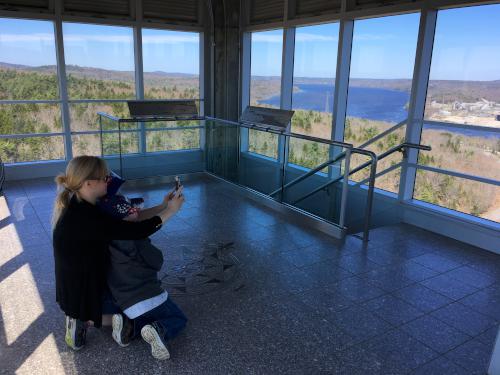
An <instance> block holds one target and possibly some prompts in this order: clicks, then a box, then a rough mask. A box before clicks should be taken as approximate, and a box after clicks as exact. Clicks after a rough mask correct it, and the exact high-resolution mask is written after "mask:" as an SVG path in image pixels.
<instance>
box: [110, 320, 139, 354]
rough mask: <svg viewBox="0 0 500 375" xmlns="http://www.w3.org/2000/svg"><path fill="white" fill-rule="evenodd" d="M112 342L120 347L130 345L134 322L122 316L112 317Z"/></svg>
mask: <svg viewBox="0 0 500 375" xmlns="http://www.w3.org/2000/svg"><path fill="white" fill-rule="evenodd" d="M112 325H113V333H112V336H113V340H115V341H116V343H117V344H118V345H120V346H121V347H126V346H129V345H130V339H131V338H132V333H133V331H134V322H133V321H132V320H130V319H129V318H127V317H126V316H125V315H122V314H114V315H113V323H112Z"/></svg>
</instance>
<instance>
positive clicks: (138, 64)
mask: <svg viewBox="0 0 500 375" xmlns="http://www.w3.org/2000/svg"><path fill="white" fill-rule="evenodd" d="M135 14H136V19H137V21H138V23H140V21H142V3H141V2H140V1H136V8H135ZM133 31H134V63H135V64H134V65H135V96H136V98H137V100H143V99H144V66H143V54H142V28H141V27H140V26H137V25H136V26H135V27H134V28H133ZM139 128H140V132H139V153H140V154H145V153H146V151H147V146H146V126H145V124H144V122H139Z"/></svg>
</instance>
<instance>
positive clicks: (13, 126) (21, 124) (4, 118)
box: [0, 103, 62, 134]
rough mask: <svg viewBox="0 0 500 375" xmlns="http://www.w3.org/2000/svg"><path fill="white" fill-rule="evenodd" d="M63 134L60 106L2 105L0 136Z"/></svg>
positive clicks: (0, 110) (0, 105) (0, 107)
mask: <svg viewBox="0 0 500 375" xmlns="http://www.w3.org/2000/svg"><path fill="white" fill-rule="evenodd" d="M61 132H62V123H61V110H60V106H59V104H36V103H29V104H0V134H32V133H61Z"/></svg>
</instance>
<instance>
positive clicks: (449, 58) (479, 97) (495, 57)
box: [425, 4, 500, 127]
mask: <svg viewBox="0 0 500 375" xmlns="http://www.w3.org/2000/svg"><path fill="white" fill-rule="evenodd" d="M499 19H500V4H496V5H484V6H475V7H467V8H460V9H449V10H441V11H439V13H438V18H437V24H436V36H435V38H434V48H433V52H432V65H431V72H430V80H429V88H428V90H427V102H426V108H425V118H426V119H428V120H434V121H442V122H453V123H461V124H469V125H482V126H493V127H500V81H499V79H500V49H499V48H498V46H499V45H500V23H499Z"/></svg>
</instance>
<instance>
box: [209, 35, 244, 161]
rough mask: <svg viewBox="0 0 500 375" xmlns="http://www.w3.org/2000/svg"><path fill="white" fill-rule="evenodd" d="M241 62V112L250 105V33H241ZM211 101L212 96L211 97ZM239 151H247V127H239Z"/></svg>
mask: <svg viewBox="0 0 500 375" xmlns="http://www.w3.org/2000/svg"><path fill="white" fill-rule="evenodd" d="M242 47H243V48H242V49H241V54H242V58H241V61H242V64H241V112H243V111H244V110H245V108H246V107H248V106H249V105H250V85H251V79H252V77H251V75H252V67H251V64H252V34H251V33H243V36H242ZM212 102H213V98H212ZM240 134H241V151H248V137H249V134H248V129H241V133H240Z"/></svg>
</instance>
